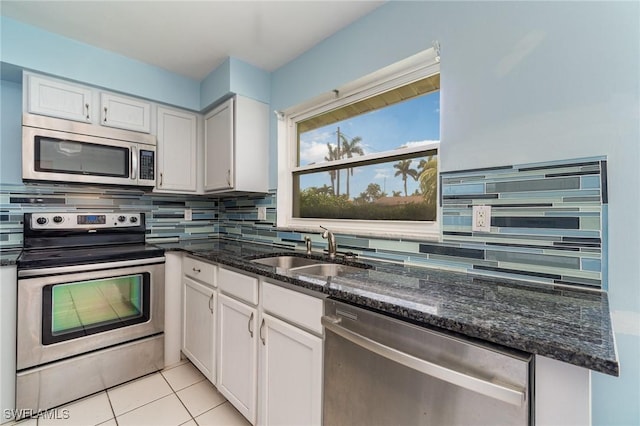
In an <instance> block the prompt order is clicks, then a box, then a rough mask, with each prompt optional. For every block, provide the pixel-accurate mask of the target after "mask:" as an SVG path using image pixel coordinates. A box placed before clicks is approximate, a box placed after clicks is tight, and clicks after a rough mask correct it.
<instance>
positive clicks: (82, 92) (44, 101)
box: [26, 74, 94, 123]
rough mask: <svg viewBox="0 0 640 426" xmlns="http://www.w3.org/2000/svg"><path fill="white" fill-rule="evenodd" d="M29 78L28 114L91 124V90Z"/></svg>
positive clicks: (53, 81) (54, 81)
mask: <svg viewBox="0 0 640 426" xmlns="http://www.w3.org/2000/svg"><path fill="white" fill-rule="evenodd" d="M26 76H27V79H28V80H27V81H28V83H27V85H26V86H27V98H26V103H27V108H26V110H27V112H30V113H32V114H40V115H48V116H51V117H58V118H65V119H67V120H74V121H82V122H85V123H91V122H92V121H94V117H93V114H94V113H93V101H92V99H93V95H92V91H91V88H89V87H85V86H80V85H76V84H71V83H67V82H64V81H60V80H54V79H49V78H43V77H40V76H37V75H33V74H26Z"/></svg>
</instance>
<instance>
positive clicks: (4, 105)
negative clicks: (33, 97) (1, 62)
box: [0, 80, 22, 184]
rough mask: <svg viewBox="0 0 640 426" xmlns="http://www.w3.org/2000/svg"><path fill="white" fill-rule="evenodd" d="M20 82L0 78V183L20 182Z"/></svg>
mask: <svg viewBox="0 0 640 426" xmlns="http://www.w3.org/2000/svg"><path fill="white" fill-rule="evenodd" d="M21 113H22V84H20V83H15V82H13V81H7V80H0V183H2V184H6V183H22V152H21V147H22V143H21V141H22V129H21V127H20V123H21Z"/></svg>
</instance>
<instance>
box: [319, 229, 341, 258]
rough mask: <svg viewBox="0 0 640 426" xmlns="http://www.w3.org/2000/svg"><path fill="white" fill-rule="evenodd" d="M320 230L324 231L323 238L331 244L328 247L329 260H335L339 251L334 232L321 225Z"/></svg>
mask: <svg viewBox="0 0 640 426" xmlns="http://www.w3.org/2000/svg"><path fill="white" fill-rule="evenodd" d="M320 228H322V229H324V232H323V233H322V238H326V239H327V241H328V243H329V247H328V252H329V259H335V258H336V252H337V251H338V247H337V246H336V237H335V236H334V235H333V232H331V231H329V230H328V229H327V228H325V227H324V226H322V225H320Z"/></svg>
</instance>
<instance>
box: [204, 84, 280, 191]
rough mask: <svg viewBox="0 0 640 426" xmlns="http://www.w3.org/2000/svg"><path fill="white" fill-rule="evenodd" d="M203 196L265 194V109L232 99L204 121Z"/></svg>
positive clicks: (266, 171)
mask: <svg viewBox="0 0 640 426" xmlns="http://www.w3.org/2000/svg"><path fill="white" fill-rule="evenodd" d="M204 151H205V152H204V154H205V156H204V158H205V165H204V190H205V192H209V193H211V192H228V191H237V192H267V191H268V182H269V107H268V105H267V104H264V103H262V102H258V101H255V100H253V99H249V98H245V97H243V96H235V97H234V98H231V99H229V100H227V101H226V102H224V103H223V104H221V105H219V106H218V107H217V108H215V109H214V110H212V111H211V112H209V113H208V114H206V115H205V117H204Z"/></svg>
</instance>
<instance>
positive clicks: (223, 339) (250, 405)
mask: <svg viewBox="0 0 640 426" xmlns="http://www.w3.org/2000/svg"><path fill="white" fill-rule="evenodd" d="M257 322H258V319H257V310H256V309H255V308H253V307H251V306H249V305H246V304H244V303H241V302H238V301H237V300H235V299H232V298H230V297H228V296H226V295H224V294H220V295H219V297H218V330H219V334H218V336H219V344H218V384H217V387H218V390H219V391H220V393H222V394H223V395H224V396H225V397H226V398H227V399H228V400H229V402H231V404H233V406H234V407H236V409H237V410H238V411H239V412H240V413H241V414H242V415H243V416H245V417H246V418H247V420H249V422H251V424H255V422H256V399H257V384H258V381H257V375H258V372H257V368H258V358H257V352H258V348H257V333H256V324H257Z"/></svg>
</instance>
